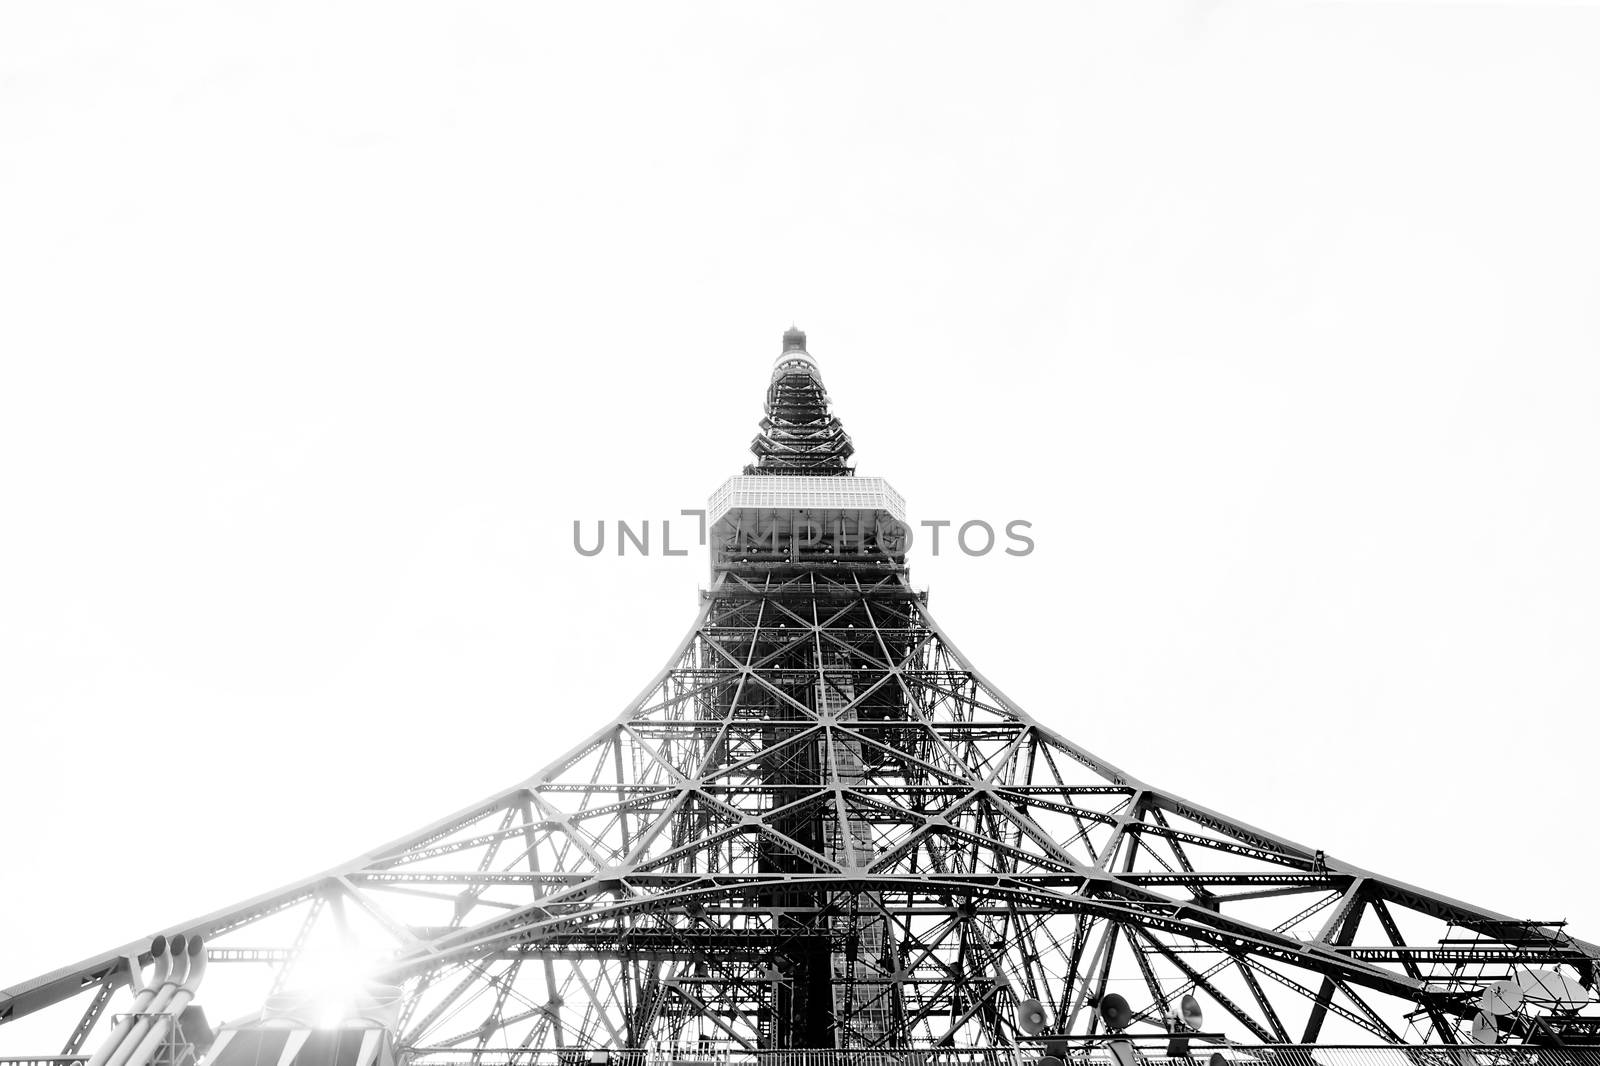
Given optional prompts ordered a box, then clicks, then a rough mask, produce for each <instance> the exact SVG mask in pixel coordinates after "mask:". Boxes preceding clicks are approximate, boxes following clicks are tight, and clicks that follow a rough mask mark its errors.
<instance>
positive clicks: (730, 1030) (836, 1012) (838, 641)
mask: <svg viewBox="0 0 1600 1066" xmlns="http://www.w3.org/2000/svg"><path fill="white" fill-rule="evenodd" d="M803 340H804V338H803V335H802V336H801V345H802V349H801V350H802V353H803ZM786 341H787V338H786ZM789 384H793V383H789ZM786 387H787V386H786ZM776 391H777V390H776V386H775V392H774V395H776ZM816 392H817V393H818V394H820V392H821V390H820V381H819V382H818V384H817V389H816ZM812 402H813V404H814V405H815V404H821V405H822V407H823V408H824V410H823V411H822V415H818V414H817V412H816V411H812V412H811V413H810V415H809V416H808V415H807V413H806V411H804V410H802V411H799V412H798V414H797V413H796V412H794V411H788V412H787V413H786V414H784V416H783V418H778V419H776V421H774V419H773V417H772V407H771V403H770V396H769V421H768V422H767V423H763V430H764V438H771V439H775V440H778V442H779V443H778V444H774V445H771V446H769V447H768V448H767V452H768V453H769V454H773V455H781V456H783V459H782V461H783V462H785V463H789V464H790V465H791V466H792V464H793V462H794V458H793V456H794V449H793V448H792V447H790V446H789V445H787V444H784V443H783V436H784V432H785V419H788V420H789V421H791V422H794V421H795V420H796V419H797V420H798V421H797V422H795V424H798V425H800V426H801V427H802V429H803V427H804V425H805V424H807V423H808V422H810V423H814V424H823V423H820V422H818V421H817V420H818V419H819V418H821V417H822V416H824V415H825V416H826V420H827V421H826V423H825V424H826V425H827V426H828V427H830V428H829V429H828V431H827V432H826V433H824V434H822V437H821V438H820V439H825V440H832V441H840V440H842V441H843V442H844V443H843V444H840V445H837V446H838V447H840V448H848V438H845V437H844V436H843V434H842V431H837V432H835V428H836V424H835V423H834V422H833V421H832V416H831V414H828V413H827V412H826V411H825V397H821V398H820V399H815V400H813V401H812ZM780 413H782V412H780ZM796 439H801V440H809V439H812V438H809V437H806V436H805V434H804V433H801V434H800V436H799V437H798V438H796ZM807 462H808V465H807V466H806V467H805V470H806V471H808V472H814V471H815V470H816V469H818V467H819V464H821V466H822V467H824V468H826V466H827V463H828V460H827V458H826V457H825V456H824V457H822V458H821V459H816V458H813V459H808V461H807ZM753 469H757V470H759V469H760V467H759V464H758V466H757V467H755V468H753ZM847 474H848V471H841V476H847ZM1056 717H1060V714H1059V713H1058V714H1057V715H1056ZM165 932H166V933H167V934H168V935H169V936H170V935H173V934H177V933H184V934H186V935H188V936H193V935H196V934H198V935H201V936H203V937H204V938H205V942H206V943H207V944H208V945H210V947H211V951H212V958H213V959H214V960H220V961H238V962H240V963H242V964H248V963H254V965H240V966H238V967H233V968H232V969H233V970H234V971H236V972H238V973H240V974H243V975H253V976H252V977H251V978H250V979H251V980H254V981H255V982H256V987H254V988H253V989H250V990H248V991H245V992H241V999H240V1002H242V1003H245V1004H249V1003H259V1002H260V1001H261V998H262V997H263V996H264V995H266V994H267V993H268V992H271V991H273V990H281V989H283V988H285V987H293V986H294V985H295V984H296V983H297V982H298V983H301V984H312V985H314V984H315V983H316V981H317V980H318V974H319V972H320V970H319V968H321V969H326V963H327V960H328V959H329V958H330V957H336V956H338V953H339V952H344V955H343V956H338V957H344V958H359V959H361V960H363V962H364V964H365V966H366V967H367V972H366V973H364V974H363V976H371V977H376V978H378V979H381V980H384V981H387V982H391V983H395V984H399V985H401V986H402V987H403V988H404V994H405V1007H404V1010H403V1012H402V1017H401V1025H400V1031H399V1037H400V1044H401V1046H402V1047H404V1048H410V1049H417V1050H418V1054H419V1057H421V1058H439V1059H440V1060H441V1061H444V1060H450V1061H453V1060H455V1059H459V1058H474V1057H475V1056H476V1057H478V1058H485V1059H493V1061H501V1058H495V1056H502V1057H503V1056H505V1055H508V1054H510V1055H512V1057H513V1059H514V1058H515V1055H516V1054H517V1053H527V1054H529V1055H532V1054H533V1053H534V1052H543V1051H545V1050H548V1049H558V1050H559V1049H563V1048H567V1049H571V1048H586V1047H595V1046H607V1047H613V1048H644V1047H647V1046H658V1047H659V1046H667V1047H691V1048H697V1049H700V1050H701V1051H706V1050H707V1049H721V1050H722V1051H729V1050H731V1051H736V1052H738V1053H748V1052H752V1051H756V1050H758V1049H774V1048H798V1047H838V1048H857V1049H863V1048H883V1049H902V1048H933V1047H969V1048H982V1047H993V1046H995V1045H1007V1044H1013V1043H1016V1042H1017V1041H1018V1040H1019V1036H1020V1034H1019V1033H1018V1031H1017V1029H1016V1027H1015V1023H1014V1021H1013V1016H1014V1007H1015V1004H1016V1002H1017V1001H1018V1000H1019V999H1024V998H1026V999H1038V1000H1040V1001H1042V1002H1043V1003H1044V1004H1045V1005H1046V1007H1047V1010H1048V1012H1049V1014H1050V1018H1051V1026H1050V1028H1051V1030H1052V1031H1053V1032H1059V1033H1064V1034H1074V1035H1080V1036H1086V1035H1094V1034H1095V1033H1096V1031H1097V1028H1098V1027H1099V1026H1100V1025H1101V1020H1100V1017H1099V1015H1098V1014H1097V1012H1096V1011H1095V1010H1094V1005H1095V1003H1097V1002H1098V1000H1099V997H1100V996H1101V995H1103V994H1104V993H1106V992H1110V991H1115V992H1120V993H1121V994H1122V995H1124V996H1125V997H1126V998H1127V999H1128V1000H1129V1002H1130V1003H1131V1004H1132V1005H1133V1007H1134V1008H1135V1011H1136V1013H1137V1014H1138V1015H1139V1016H1140V1017H1141V1018H1142V1019H1145V1020H1149V1021H1152V1022H1159V1021H1160V1020H1161V1019H1163V1018H1164V1017H1165V1016H1167V1015H1168V1014H1169V1013H1170V1012H1171V1011H1172V1010H1173V1009H1174V1007H1175V1005H1176V1003H1177V1001H1178V1000H1179V998H1180V997H1182V996H1183V995H1184V994H1186V993H1193V994H1195V995H1197V996H1198V997H1199V998H1200V999H1201V1000H1202V1002H1204V1003H1205V1004H1206V1005H1207V1010H1208V1011H1209V1012H1213V1013H1211V1014H1210V1021H1211V1027H1212V1028H1216V1029H1218V1030H1219V1031H1225V1032H1227V1033H1228V1034H1229V1035H1230V1036H1232V1037H1233V1038H1234V1039H1238V1040H1243V1041H1247V1042H1253V1043H1259V1044H1263V1045H1281V1044H1293V1043H1318V1042H1322V1043H1337V1042H1345V1043H1351V1042H1357V1043H1427V1042H1435V1043H1446V1044H1448V1043H1455V1042H1457V1041H1459V1040H1463V1039H1465V1038H1464V1036H1463V1022H1464V1019H1468V1018H1470V1017H1471V1015H1472V1014H1473V1012H1474V1011H1475V1009H1476V1006H1475V1005H1476V1002H1477V997H1478V995H1479V992H1480V990H1481V989H1482V987H1483V986H1484V985H1485V984H1487V983H1488V982H1490V981H1493V980H1497V979H1502V978H1505V977H1507V976H1508V975H1510V974H1512V973H1515V972H1520V971H1522V970H1524V969H1525V968H1527V967H1529V966H1539V967H1545V968H1559V969H1560V970H1561V972H1564V973H1567V974H1570V975H1571V976H1573V977H1575V978H1576V979H1577V980H1579V981H1581V982H1582V983H1583V985H1584V987H1585V988H1587V989H1590V990H1591V1001H1592V999H1593V996H1592V989H1593V987H1594V979H1595V975H1596V971H1595V966H1596V960H1597V959H1600V949H1597V948H1596V947H1595V945H1592V944H1589V943H1586V942H1583V941H1580V940H1576V939H1574V938H1572V937H1570V936H1568V935H1567V934H1566V932H1565V931H1564V929H1563V928H1562V927H1561V925H1560V923H1554V922H1551V923H1544V922H1528V921H1520V920H1516V919H1513V918H1510V917H1507V916H1505V915H1501V914H1497V913H1494V912H1492V911H1487V910H1484V909H1482V908H1478V907H1474V906H1471V905H1468V904H1466V903H1462V902H1459V901H1457V900H1454V899H1451V898H1448V897H1445V896H1441V895H1438V894H1435V893H1431V892H1427V891H1424V890H1422V889H1419V888H1415V887H1413V886H1410V885H1406V884H1403V883H1400V882H1398V881H1395V880H1393V879H1390V878H1386V877H1383V876H1381V875H1379V874H1377V873H1374V872H1372V871H1368V870H1364V869H1361V868H1359V867H1356V866H1353V865H1351V864H1349V863H1345V862H1343V861H1341V860H1337V859H1334V858H1332V857H1328V856H1325V855H1323V854H1322V853H1320V852H1317V851H1315V850H1313V849H1310V848H1307V847H1305V846H1303V845H1300V844H1297V843H1295V842H1293V841H1291V840H1289V839H1287V838H1284V837H1281V836H1278V835H1276V834H1274V833H1270V832H1268V831H1266V830H1263V829H1258V828H1256V827H1254V826H1252V825H1249V824H1246V823H1244V822H1241V821H1238V820H1236V819H1233V818H1230V817H1227V816H1225V815H1223V814H1220V813H1217V812H1215V811H1212V810H1209V809H1207V808H1205V807H1203V806H1201V805H1199V804H1196V803H1194V802H1192V801H1190V800H1187V799H1184V798H1183V797H1180V796H1177V795H1175V794H1173V793H1170V792H1166V791H1163V790H1161V789H1159V788H1156V787H1155V786H1152V785H1149V784H1146V783H1145V782H1143V781H1141V780H1139V779H1138V778H1136V777H1134V776H1133V775H1131V774H1129V773H1127V772H1126V771H1124V770H1122V769H1120V768H1118V767H1116V766H1114V765H1112V764H1110V763H1109V762H1107V761H1106V760H1104V759H1102V758H1100V757H1099V756H1097V755H1094V754H1092V753H1090V752H1088V751H1085V750H1084V749H1083V748H1081V747H1079V746H1077V745H1075V744H1073V743H1072V742H1071V741H1069V740H1067V739H1066V738H1065V737H1063V736H1061V735H1060V734H1058V733H1056V732H1055V731H1053V730H1052V729H1050V728H1048V727H1046V726H1044V725H1042V724H1041V723H1039V722H1037V721H1035V720H1034V719H1033V718H1031V717H1029V716H1028V715H1027V714H1025V713H1024V712H1023V711H1022V710H1021V709H1020V708H1019V707H1017V706H1016V705H1015V704H1014V703H1013V702H1012V701H1010V700H1009V699H1007V698H1006V697H1005V696H1004V695H1003V694H1002V693H1001V692H1000V691H999V690H998V689H997V688H996V687H995V686H994V685H992V684H991V683H990V682H989V681H988V680H987V679H985V678H984V677H983V675H982V674H981V673H979V672H978V671H977V670H976V669H975V668H974V667H973V665H972V664H971V663H970V662H969V661H968V660H967V659H966V658H965V657H964V656H963V655H962V654H961V653H960V651H959V650H958V649H957V648H956V647H955V645H954V644H953V643H951V641H950V639H949V638H948V637H947V636H946V634H945V632H944V630H943V629H941V628H940V627H939V625H938V624H937V623H936V622H935V621H934V619H933V617H932V615H931V614H930V613H929V611H928V606H927V599H926V596H925V595H924V594H921V593H919V592H917V591H916V590H915V589H914V588H913V587H912V585H911V584H910V582H909V578H908V575H907V571H906V568H905V565H904V559H903V557H902V556H897V555H895V554H893V553H892V552H888V551H883V550H872V551H865V552H862V553H859V554H858V555H857V556H854V557H851V556H845V555H841V554H839V553H838V552H837V551H833V550H830V549H825V548H817V549H815V550H813V549H811V548H809V547H802V546H800V545H797V544H791V545H788V546H787V547H784V546H782V545H777V544H773V545H768V546H767V547H765V548H763V549H759V550H757V549H751V550H744V549H736V548H734V547H729V546H723V547H721V548H719V549H718V555H717V568H716V570H715V573H714V580H713V583H712V586H711V588H710V589H709V590H708V591H707V592H706V593H704V594H703V598H702V603H701V607H700V610H699V613H698V616H697V617H696V619H695V621H694V623H693V625H692V626H691V627H690V630H689V632H688V634H687V636H685V638H684V639H683V640H682V642H681V643H680V644H679V645H678V647H677V649H676V650H675V651H674V652H673V654H672V656H671V659H670V661H669V662H668V664H667V665H666V666H665V668H663V669H662V671H661V672H660V673H659V674H658V675H657V676H656V677H655V678H654V679H653V680H652V681H651V683H650V684H649V685H648V686H647V687H646V689H645V690H644V691H643V693H642V694H641V695H640V696H639V697H638V698H637V699H635V700H634V701H633V702H632V703H631V704H630V705H629V706H628V707H627V708H626V709H625V710H624V711H623V712H622V713H621V714H620V715H619V716H617V717H616V718H615V719H614V720H613V721H611V722H610V723H609V724H608V725H606V726H605V727H604V728H602V729H600V730H599V731H597V732H596V733H595V734H594V735H593V736H591V737H590V738H589V739H588V740H586V741H585V742H583V743H582V744H580V745H579V746H578V747H577V748H576V749H575V750H573V751H571V752H569V753H567V754H566V755H564V756H562V757H561V758H560V759H558V760H556V761H555V762H553V763H552V764H551V765H550V766H548V767H546V768H545V769H544V770H542V771H541V772H539V773H538V774H536V775H534V776H533V777H530V778H529V779H527V780H526V781H524V782H522V783H520V784H518V785H516V786H515V787H513V788H510V789H507V790H505V791H503V792H499V793H497V794H495V795H493V796H490V797H489V798H487V799H485V800H484V801H482V802H480V803H477V804H474V805H473V806H471V807H469V808H467V809H465V810H462V811H459V812H456V813H455V814H452V815H450V816H449V817H447V818H444V819H442V820H440V821H438V822H435V823H434V824H432V825H430V826H427V827H425V828H423V829H421V830H419V831H417V832H415V833H412V834H410V835H408V836H406V837H403V838H401V839H399V840H396V841H393V842H391V843H389V844H387V845H384V846H383V847H380V848H377V849H376V850H373V851H371V852H368V853H367V854H365V855H362V856H360V857H359V858H357V859H355V860H353V861H351V862H349V863H346V864H344V865H341V866H338V867H336V868H334V869H331V870H328V871H325V872H323V873H321V874H318V875H316V876H314V877H311V878H308V879H306V880H303V881H299V882H296V883H294V884H291V885H289V886H287V887H284V888H281V889H279V890H277V891H275V892H270V893H267V894H265V895H262V896H259V897H256V898H255V899H252V900H249V901H246V902H245V903H242V904H239V905H237V906H234V907H230V908H227V909H225V910H221V911H217V912H216V913H214V914H211V915H208V916H206V917H204V918H201V919H198V920H196V921H193V922H190V923H186V924H184V925H181V926H177V927H174V928H172V929H169V930H165ZM146 946H147V942H146V941H143V940H141V941H137V942H134V943H130V944H128V945H126V946H124V947H122V948H119V949H116V950H114V951H110V952H106V953H104V954H102V955H99V956H96V957H94V958H91V959H88V960H85V961H83V962H81V963H79V964H77V965H75V966H70V967H67V968H66V969H63V970H60V971H57V972H55V973H52V974H47V975H45V976H43V977H40V978H37V979H35V980H32V981H29V982H26V983H24V984H21V985H18V986H16V987H14V988H11V989H8V990H6V991H5V992H4V993H0V1022H9V1021H12V1020H14V1019H16V1018H20V1017H22V1016H24V1015H28V1014H32V1013H34V1012H37V1011H41V1010H45V1009H51V1010H60V1011H63V1012H65V1013H64V1014H63V1026H62V1031H63V1032H65V1033H71V1034H73V1035H72V1036H71V1038H70V1040H69V1042H68V1045H67V1049H66V1050H67V1052H68V1053H73V1052H76V1051H77V1050H78V1048H80V1047H82V1046H83V1038H84V1034H85V1033H86V1032H87V1030H88V1028H92V1027H93V1025H94V1024H95V1021H96V1019H97V1018H98V1017H99V1016H100V1013H101V1012H103V1011H104V1010H105V1008H106V1001H107V994H106V990H108V989H112V988H115V987H117V986H119V985H122V984H125V983H126V982H127V979H128V974H129V971H130V967H131V966H132V965H134V963H135V961H136V960H140V959H141V956H142V954H143V952H144V951H145V948H146ZM330 952H331V953H332V954H330ZM241 982H244V978H243V977H241ZM1593 1013H1594V1011H1593V1004H1592V1002H1591V1004H1590V1005H1588V1007H1587V1008H1586V1009H1585V1010H1584V1011H1582V1012H1580V1011H1578V1010H1569V1011H1567V1012H1566V1014H1569V1015H1573V1017H1570V1018H1568V1017H1566V1016H1565V1015H1563V1014H1562V1013H1561V1012H1556V1013H1553V1014H1551V1015H1550V1017H1548V1018H1546V1019H1529V1018H1526V1017H1512V1018H1507V1019H1503V1020H1502V1023H1501V1028H1502V1034H1501V1038H1502V1039H1503V1040H1506V1041H1520V1040H1536V1039H1544V1038H1545V1037H1549V1036H1553V1035H1554V1034H1556V1033H1557V1032H1558V1031H1559V1030H1561V1028H1562V1027H1563V1026H1565V1027H1566V1028H1567V1030H1568V1031H1573V1030H1574V1029H1581V1028H1583V1027H1584V1026H1585V1025H1587V1026H1589V1027H1590V1028H1592V1027H1593V1020H1592V1018H1590V1016H1591V1015H1592V1014H1593ZM529 1061H532V1059H530V1060H529Z"/></svg>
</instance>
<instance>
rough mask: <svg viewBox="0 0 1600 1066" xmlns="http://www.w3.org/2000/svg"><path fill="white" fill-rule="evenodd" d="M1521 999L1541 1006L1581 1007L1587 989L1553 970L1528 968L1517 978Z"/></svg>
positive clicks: (1587, 1000)
mask: <svg viewBox="0 0 1600 1066" xmlns="http://www.w3.org/2000/svg"><path fill="white" fill-rule="evenodd" d="M1517 987H1518V988H1520V989H1521V990H1522V996H1523V999H1524V1000H1525V1001H1527V1002H1531V1003H1534V1004H1537V1005H1538V1006H1541V1007H1581V1006H1582V1005H1583V1004H1585V1003H1587V1002H1589V990H1588V989H1586V988H1584V987H1583V986H1582V985H1580V984H1579V983H1578V982H1576V981H1574V980H1572V978H1570V977H1567V976H1565V975H1564V974H1559V973H1556V972H1555V971H1554V970H1528V971H1527V972H1526V973H1523V974H1522V975H1521V976H1519V977H1518V978H1517Z"/></svg>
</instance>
